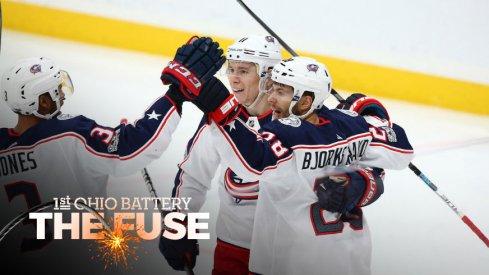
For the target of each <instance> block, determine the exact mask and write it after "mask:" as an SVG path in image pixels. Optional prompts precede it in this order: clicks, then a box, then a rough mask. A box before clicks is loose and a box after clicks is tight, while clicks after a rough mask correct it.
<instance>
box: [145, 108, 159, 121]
mask: <svg viewBox="0 0 489 275" xmlns="http://www.w3.org/2000/svg"><path fill="white" fill-rule="evenodd" d="M146 115H147V116H148V119H156V120H158V117H159V116H161V115H160V114H157V113H156V112H155V110H153V112H152V113H151V114H146Z"/></svg>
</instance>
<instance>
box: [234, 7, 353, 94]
mask: <svg viewBox="0 0 489 275" xmlns="http://www.w3.org/2000/svg"><path fill="white" fill-rule="evenodd" d="M236 1H238V3H239V4H240V5H241V6H242V7H243V8H244V9H245V10H246V11H247V12H248V14H249V15H251V17H253V18H254V19H255V20H256V21H257V22H258V23H259V24H260V25H261V26H262V27H263V28H264V29H265V30H266V31H267V32H268V33H269V34H270V35H272V36H273V37H275V38H276V39H277V40H278V42H279V43H280V45H282V47H284V49H285V50H286V51H287V52H288V53H290V54H291V55H292V56H294V57H295V56H299V55H298V54H297V53H296V52H295V51H294V50H293V49H292V48H291V47H290V46H289V45H287V43H285V41H284V40H282V38H280V36H278V34H276V33H275V32H274V31H273V30H272V29H270V27H268V25H267V24H265V22H263V20H261V19H260V17H258V15H256V14H255V13H254V12H253V11H252V10H251V9H250V8H249V7H248V6H247V5H246V4H245V3H244V2H243V1H242V0H236ZM331 94H332V95H333V96H334V97H335V98H336V99H337V100H338V101H339V102H344V101H345V99H344V98H343V97H342V96H341V95H340V94H339V93H338V92H337V91H336V90H335V89H334V88H331Z"/></svg>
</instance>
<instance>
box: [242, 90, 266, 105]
mask: <svg viewBox="0 0 489 275" xmlns="http://www.w3.org/2000/svg"><path fill="white" fill-rule="evenodd" d="M263 96H265V93H262V92H258V95H257V96H256V98H255V100H254V101H253V102H252V103H251V104H250V105H245V104H243V106H245V107H246V108H248V109H251V108H254V107H255V106H256V105H258V103H259V102H260V101H261V99H262V98H263Z"/></svg>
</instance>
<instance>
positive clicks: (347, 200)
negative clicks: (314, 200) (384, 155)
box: [316, 169, 384, 214]
mask: <svg viewBox="0 0 489 275" xmlns="http://www.w3.org/2000/svg"><path fill="white" fill-rule="evenodd" d="M382 175H383V170H382V169H374V170H373V171H372V170H359V171H355V172H351V173H347V174H342V175H335V176H330V177H328V178H325V179H323V180H322V181H321V182H319V185H318V187H317V190H316V194H317V196H318V203H319V205H320V206H321V207H322V208H324V209H326V210H328V211H330V212H338V213H341V214H344V213H346V212H348V211H351V210H352V209H353V208H355V207H356V206H365V205H368V204H370V203H372V202H374V201H375V200H377V199H378V198H379V197H380V195H381V194H382V193H383V189H384V188H383V181H382V178H381V177H382ZM372 181H373V182H372ZM372 185H373V187H372ZM367 186H368V187H369V190H366V187H367Z"/></svg>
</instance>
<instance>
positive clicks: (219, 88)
mask: <svg viewBox="0 0 489 275" xmlns="http://www.w3.org/2000/svg"><path fill="white" fill-rule="evenodd" d="M192 103H194V104H195V105H196V106H197V107H198V108H199V109H200V110H202V112H204V114H207V115H208V116H209V118H210V119H212V120H214V121H215V122H216V123H218V124H220V125H226V124H227V123H229V122H231V121H232V120H234V118H235V117H236V116H237V115H238V114H239V112H240V111H241V106H240V105H239V104H238V100H237V99H236V97H235V96H234V95H233V94H231V93H229V91H228V89H227V88H226V86H224V84H223V83H222V82H221V81H220V80H219V79H217V78H216V77H214V76H213V77H211V78H210V79H209V81H207V83H205V84H204V85H203V87H202V90H201V91H200V94H199V96H197V97H196V98H195V99H193V100H192Z"/></svg>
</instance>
